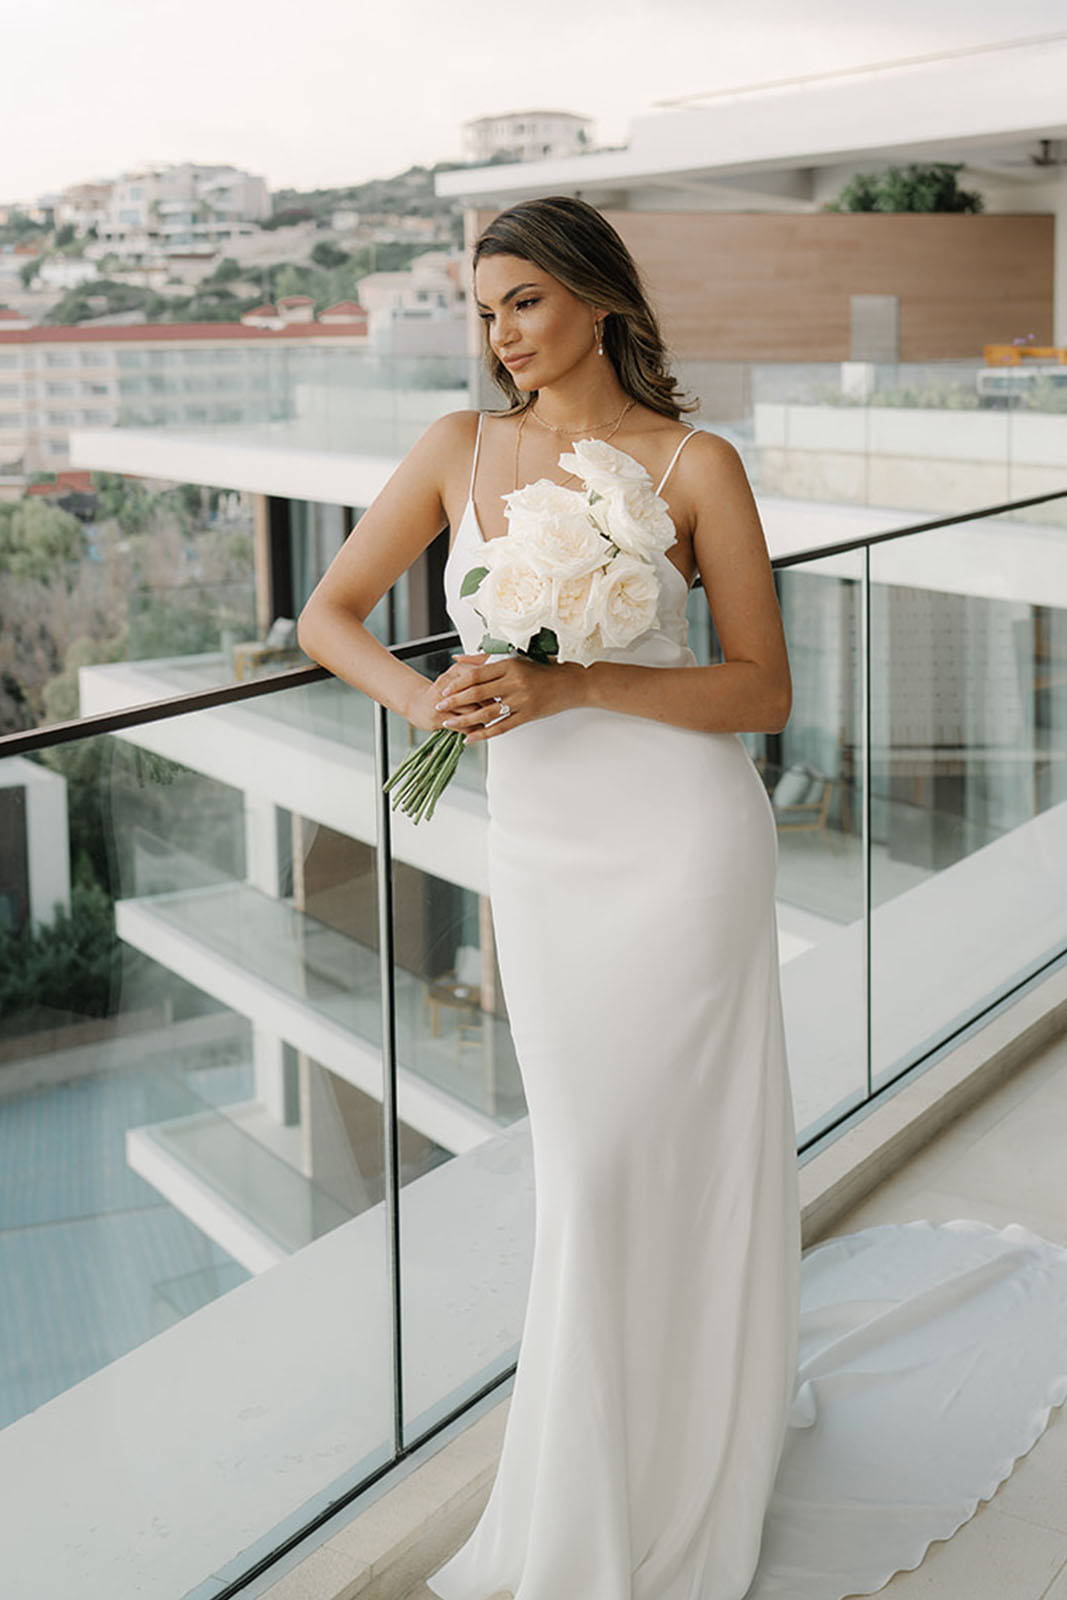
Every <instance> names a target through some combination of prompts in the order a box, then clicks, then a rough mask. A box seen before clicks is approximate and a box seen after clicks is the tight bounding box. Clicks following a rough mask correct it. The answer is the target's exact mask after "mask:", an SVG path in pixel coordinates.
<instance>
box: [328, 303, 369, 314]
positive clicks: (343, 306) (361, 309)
mask: <svg viewBox="0 0 1067 1600" xmlns="http://www.w3.org/2000/svg"><path fill="white" fill-rule="evenodd" d="M327 311H328V312H329V313H330V315H331V316H333V315H335V314H336V313H337V312H338V311H354V312H355V313H356V316H357V317H363V316H366V307H365V306H361V305H360V303H359V301H358V300H337V301H335V302H334V304H333V305H332V306H327V307H326V308H325V310H323V311H320V312H319V316H320V317H324V316H325V315H326V312H327Z"/></svg>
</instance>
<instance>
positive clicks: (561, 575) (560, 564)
mask: <svg viewBox="0 0 1067 1600" xmlns="http://www.w3.org/2000/svg"><path fill="white" fill-rule="evenodd" d="M519 542H520V545H521V549H522V555H523V559H524V560H525V561H528V562H529V563H530V565H531V566H532V567H536V568H537V570H538V572H543V573H544V574H545V576H546V577H547V578H557V579H559V580H561V581H562V580H563V579H565V578H580V577H582V576H583V575H584V574H585V573H589V572H593V571H594V570H595V569H596V568H597V567H601V566H603V565H604V563H605V562H606V561H608V560H610V558H611V553H612V552H611V548H610V546H609V545H608V544H607V542H606V541H605V539H604V537H603V535H602V534H601V532H600V530H599V528H598V527H597V525H596V523H595V522H593V521H592V520H591V519H590V516H589V509H588V507H587V506H586V504H585V502H584V499H581V498H579V501H578V504H577V506H576V508H574V509H571V510H568V511H564V512H553V511H547V512H545V513H544V514H543V515H542V516H541V517H540V518H538V519H537V520H536V521H535V520H534V519H533V518H532V517H531V518H530V520H529V522H527V523H524V524H523V531H522V538H521V540H520V541H519Z"/></svg>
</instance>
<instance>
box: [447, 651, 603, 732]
mask: <svg viewBox="0 0 1067 1600" xmlns="http://www.w3.org/2000/svg"><path fill="white" fill-rule="evenodd" d="M584 670H585V669H584V667H582V666H580V665H579V664H578V663H577V662H574V661H563V662H560V661H551V662H547V663H543V662H540V661H531V660H530V659H529V658H528V657H527V656H506V657H505V658H504V659H503V660H501V661H490V660H489V658H488V656H487V655H486V653H485V652H484V651H481V652H478V653H476V654H474V655H460V656H457V657H456V660H455V664H454V665H453V666H451V667H448V668H446V670H445V671H444V672H443V673H442V674H441V676H440V677H439V678H438V679H437V680H436V683H435V685H434V686H433V687H434V688H435V690H436V693H435V695H434V709H435V711H436V712H437V713H438V715H439V716H440V717H441V722H440V723H439V724H438V726H440V727H444V728H459V729H461V730H462V731H463V732H464V733H466V735H467V737H466V740H465V742H466V743H467V744H472V743H473V742H474V740H476V739H492V738H493V737H494V736H495V735H496V734H498V733H506V732H507V730H508V729H509V728H514V727H517V726H519V725H520V724H521V723H523V722H534V721H536V720H537V718H538V717H550V716H553V715H554V714H555V712H557V711H565V710H568V709H570V708H571V707H572V706H577V705H580V704H581V703H582V700H581V680H580V678H579V676H578V674H579V673H582V672H584ZM500 701H503V702H504V703H505V704H506V705H508V706H509V707H510V708H511V709H510V711H509V712H508V714H507V716H503V717H502V716H501V715H500V705H499V704H498V702H500Z"/></svg>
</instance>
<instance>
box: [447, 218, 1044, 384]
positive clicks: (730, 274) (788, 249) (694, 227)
mask: <svg viewBox="0 0 1067 1600" xmlns="http://www.w3.org/2000/svg"><path fill="white" fill-rule="evenodd" d="M495 215H496V213H495V211H492V210H476V211H474V212H473V213H471V214H470V216H469V218H468V221H469V223H470V224H471V226H469V228H468V232H467V238H468V240H469V244H470V245H473V243H474V240H475V239H476V238H477V236H478V234H479V232H480V231H481V229H482V228H483V227H484V226H485V225H486V224H487V223H488V222H490V221H491V220H492V218H493V217H494V216H495ZM604 216H605V217H606V218H607V220H608V221H609V222H610V223H611V224H612V226H613V227H614V228H616V229H617V231H618V232H619V233H620V234H621V236H622V238H623V239H624V240H625V241H626V244H627V246H628V247H629V249H630V251H631V252H632V254H633V256H634V258H635V260H636V261H637V262H638V264H639V266H640V267H641V270H642V274H643V275H644V278H645V281H646V283H647V285H648V288H649V290H650V293H651V295H652V297H653V301H654V303H655V305H656V307H657V309H658V311H659V314H660V321H661V326H662V328H663V333H664V337H665V339H666V341H667V344H668V345H669V346H670V348H671V350H672V352H673V353H674V354H675V355H676V356H677V357H678V358H679V359H681V360H722V361H847V360H849V359H850V357H851V351H850V348H849V345H850V337H849V329H850V315H849V296H850V295H853V294H893V295H897V296H899V298H900V359H901V360H902V361H933V360H939V359H945V358H953V357H954V358H962V359H967V358H976V357H977V358H978V359H980V358H981V354H982V346H983V345H984V344H987V343H996V342H1000V343H1010V342H1011V340H1012V339H1014V338H1017V337H1020V336H1024V335H1026V334H1028V333H1033V334H1035V335H1036V342H1037V343H1038V344H1049V343H1051V341H1052V316H1053V310H1052V302H1053V255H1054V228H1055V218H1054V217H1053V216H1051V215H1047V214H1044V213H1031V212H1027V213H1019V214H1017V215H1016V214H1000V213H998V214H995V215H986V214H984V213H979V214H978V215H976V216H972V215H968V214H960V215H955V214H920V213H911V212H900V213H888V212H887V213H881V212H840V213H838V212H816V213H809V212H805V213H794V212H788V213H781V212H778V213H773V214H771V213H766V212H727V211H701V212H692V211H688V212H680V211H667V212H664V211H610V210H605V211H604ZM468 259H469V250H468ZM468 286H469V273H468ZM475 328H476V329H477V324H475Z"/></svg>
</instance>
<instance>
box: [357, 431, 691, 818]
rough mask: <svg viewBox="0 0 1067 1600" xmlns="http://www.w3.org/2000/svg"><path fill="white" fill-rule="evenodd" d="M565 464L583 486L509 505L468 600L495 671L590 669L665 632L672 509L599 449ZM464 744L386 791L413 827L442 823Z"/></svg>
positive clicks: (640, 473)
mask: <svg viewBox="0 0 1067 1600" xmlns="http://www.w3.org/2000/svg"><path fill="white" fill-rule="evenodd" d="M559 464H560V466H561V467H563V468H564V470H565V471H567V472H571V473H573V474H574V475H575V476H576V477H578V478H580V479H581V480H582V487H581V488H580V489H567V488H564V487H563V485H562V484H558V483H553V482H552V480H551V479H550V478H539V479H538V480H537V482H536V483H528V484H526V485H525V487H524V488H522V489H516V490H514V491H513V492H512V493H511V494H506V495H504V496H503V499H504V500H505V502H506V509H505V516H506V517H507V521H508V531H507V533H506V534H505V535H504V536H503V538H494V539H489V540H487V541H485V548H484V551H483V553H482V556H481V559H480V561H479V563H478V565H477V566H475V567H472V568H471V569H470V570H469V571H468V572H467V573H466V575H465V576H464V579H463V582H462V584H461V586H460V594H461V595H464V596H468V595H473V594H477V596H478V601H477V603H476V604H475V603H474V602H473V601H472V604H473V605H474V609H475V610H476V611H477V613H478V615H479V616H480V617H481V618H482V621H483V622H484V623H485V629H486V631H485V633H484V635H483V636H482V641H481V644H480V645H479V647H478V648H479V650H484V651H488V652H490V659H491V660H500V659H501V658H502V657H504V656H508V655H523V656H526V657H527V658H528V659H529V660H531V661H539V662H545V663H547V662H552V661H577V662H579V663H580V664H581V665H582V666H588V665H589V663H590V662H592V661H598V660H602V659H603V658H604V655H605V653H606V651H607V650H609V649H615V648H620V647H625V646H626V645H628V644H631V643H632V642H633V640H634V639H636V638H637V637H638V636H639V635H640V634H642V633H645V632H646V631H647V630H648V629H649V628H651V627H653V626H654V625H655V624H656V622H657V621H658V620H659V598H660V574H659V571H658V569H657V565H656V561H655V557H657V556H662V554H663V552H664V551H665V550H668V549H669V548H670V546H671V545H672V544H673V543H674V541H675V538H676V537H677V535H676V531H675V527H674V523H673V521H672V519H671V516H670V513H669V511H668V509H667V505H666V502H665V501H664V500H662V499H661V498H660V496H659V495H658V494H656V492H655V490H654V489H653V488H652V480H651V478H650V477H649V475H648V473H647V472H646V471H645V469H644V467H642V466H641V464H640V462H638V461H635V460H634V459H633V457H632V456H629V455H626V454H625V452H624V451H622V450H616V449H615V448H614V447H613V446H612V445H610V444H608V443H606V441H604V440H602V439H581V440H578V441H576V442H575V445H574V453H573V454H571V453H569V452H564V454H563V455H561V456H560V458H559ZM463 745H464V734H463V732H462V730H461V729H458V728H437V729H435V730H434V732H433V733H432V734H431V735H430V737H429V738H428V739H427V740H426V741H425V742H424V743H423V744H421V745H418V746H417V747H416V748H415V749H414V750H412V751H411V752H410V753H409V755H408V756H407V757H406V758H405V760H404V761H402V762H401V763H400V765H399V767H397V769H396V771H395V772H394V773H393V774H392V775H391V777H390V778H389V779H388V781H387V782H386V784H385V789H386V791H387V792H388V791H389V790H392V789H394V788H395V789H396V794H395V795H394V798H393V809H394V810H395V809H396V807H397V806H398V805H402V806H403V808H404V810H405V811H406V812H407V814H408V815H409V816H411V817H413V818H414V820H415V821H416V822H419V821H421V820H422V818H423V817H424V816H426V817H430V816H432V815H433V810H434V806H435V805H436V803H437V799H438V796H439V795H440V794H441V792H442V790H443V789H444V787H445V785H446V784H447V783H448V781H449V779H450V778H451V777H452V774H453V773H454V772H455V770H456V766H457V764H458V762H459V758H460V755H461V753H462V751H463Z"/></svg>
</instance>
